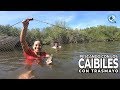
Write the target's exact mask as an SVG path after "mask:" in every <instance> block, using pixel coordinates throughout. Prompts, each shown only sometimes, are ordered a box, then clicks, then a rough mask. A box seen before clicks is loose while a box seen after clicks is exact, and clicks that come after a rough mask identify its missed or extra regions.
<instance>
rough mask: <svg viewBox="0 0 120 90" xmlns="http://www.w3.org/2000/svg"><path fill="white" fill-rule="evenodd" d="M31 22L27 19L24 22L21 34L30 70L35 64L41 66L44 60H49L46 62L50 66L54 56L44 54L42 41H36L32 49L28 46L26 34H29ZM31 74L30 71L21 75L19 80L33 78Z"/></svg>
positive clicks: (26, 62) (24, 53)
mask: <svg viewBox="0 0 120 90" xmlns="http://www.w3.org/2000/svg"><path fill="white" fill-rule="evenodd" d="M29 21H30V19H26V20H24V21H23V22H22V23H23V28H22V31H21V33H20V43H21V46H22V49H23V55H24V57H25V58H26V60H25V64H26V66H27V67H29V69H30V67H31V66H32V64H33V63H36V64H40V65H41V64H42V62H43V60H44V58H48V59H47V60H46V64H47V65H49V64H51V63H52V55H49V54H48V53H46V52H42V50H41V49H42V44H41V41H39V40H36V41H35V42H34V44H33V48H32V49H31V48H30V47H29V46H28V44H27V42H26V34H27V29H28V25H29ZM31 72H32V71H31V69H30V70H29V71H28V72H26V73H24V74H22V75H20V76H19V79H29V78H30V77H33V76H31Z"/></svg>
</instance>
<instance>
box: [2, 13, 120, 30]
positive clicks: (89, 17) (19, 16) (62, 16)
mask: <svg viewBox="0 0 120 90" xmlns="http://www.w3.org/2000/svg"><path fill="white" fill-rule="evenodd" d="M110 16H115V18H114V19H112V20H111V21H116V23H112V22H111V21H109V20H108V18H109V17H110ZM26 18H33V19H36V20H40V21H43V22H47V23H50V24H55V22H56V21H65V22H66V24H67V26H68V27H70V28H72V29H76V28H78V29H84V28H87V27H93V26H97V25H107V26H116V27H120V11H0V25H14V24H16V23H18V22H20V21H23V20H25V19H26ZM43 22H39V21H35V20H33V21H31V22H30V24H29V27H28V28H29V29H32V28H44V27H48V26H51V25H49V24H46V23H43ZM13 27H19V28H22V23H18V24H16V25H14V26H13Z"/></svg>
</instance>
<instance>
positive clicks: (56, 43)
mask: <svg viewBox="0 0 120 90" xmlns="http://www.w3.org/2000/svg"><path fill="white" fill-rule="evenodd" d="M52 48H53V49H59V48H61V46H60V45H59V42H56V41H55V42H54V46H53V47H52Z"/></svg>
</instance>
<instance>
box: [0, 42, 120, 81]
mask: <svg viewBox="0 0 120 90" xmlns="http://www.w3.org/2000/svg"><path fill="white" fill-rule="evenodd" d="M43 50H44V51H46V52H48V53H50V54H53V66H52V67H47V66H44V67H41V66H40V65H35V66H34V67H33V68H34V75H35V76H36V77H37V79H120V73H119V72H118V73H79V72H78V69H79V68H78V61H79V59H80V55H88V54H89V55H99V54H110V55H117V56H118V59H119V58H120V42H96V43H84V44H66V45H62V48H61V49H60V50H58V51H57V50H54V49H52V48H51V47H50V46H48V45H46V46H43ZM119 61H120V60H119ZM24 71H25V70H24V57H23V55H22V50H19V49H15V50H13V51H0V79H17V78H18V76H19V75H20V74H22V73H23V72H24Z"/></svg>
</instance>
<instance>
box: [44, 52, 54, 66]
mask: <svg viewBox="0 0 120 90" xmlns="http://www.w3.org/2000/svg"><path fill="white" fill-rule="evenodd" d="M52 57H53V54H51V55H50V56H49V57H48V59H47V60H46V64H47V65H49V64H51V63H52Z"/></svg>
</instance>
